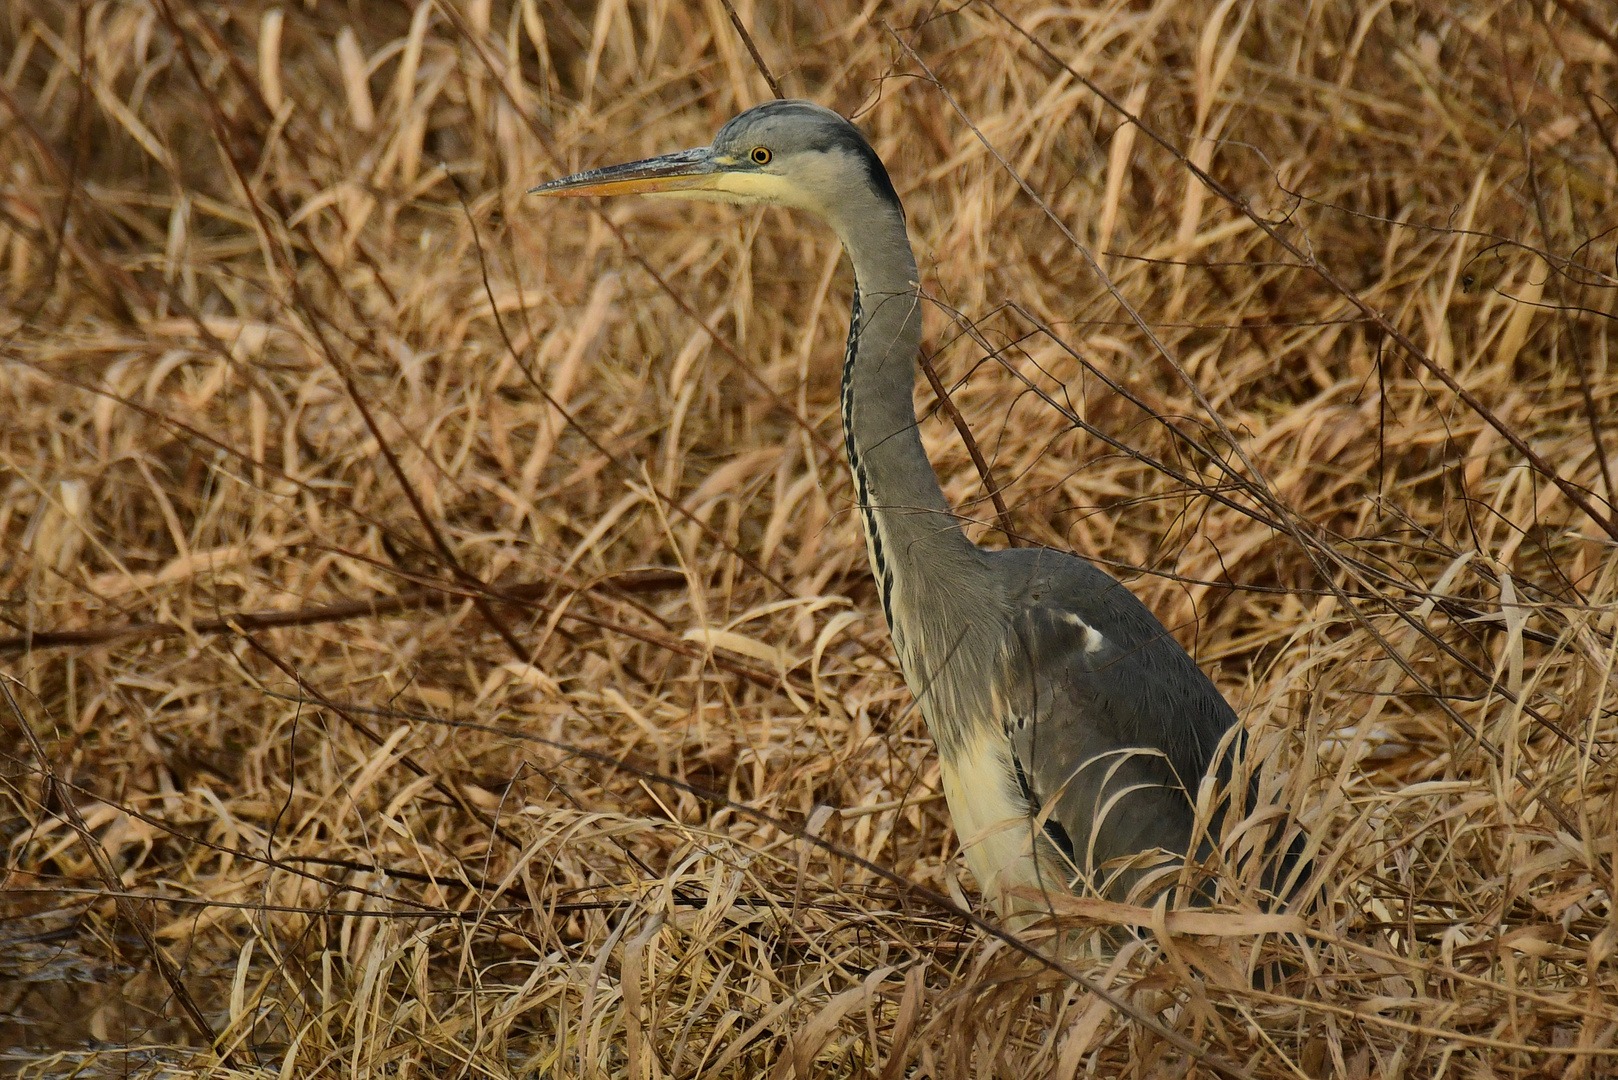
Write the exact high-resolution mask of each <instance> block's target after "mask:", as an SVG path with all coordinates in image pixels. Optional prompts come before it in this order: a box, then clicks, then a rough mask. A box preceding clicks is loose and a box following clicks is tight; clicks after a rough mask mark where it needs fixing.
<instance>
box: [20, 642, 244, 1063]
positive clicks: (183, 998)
mask: <svg viewBox="0 0 1618 1080" xmlns="http://www.w3.org/2000/svg"><path fill="white" fill-rule="evenodd" d="M15 681H16V680H14V679H13V678H12V677H11V676H9V675H6V674H4V673H3V672H0V693H4V694H5V697H6V704H8V705H9V706H11V714H12V715H13V716H14V717H16V719H17V726H18V728H20V729H21V731H22V734H23V738H24V739H26V740H27V741H28V746H29V748H30V749H31V750H33V753H34V758H35V760H37V761H38V762H39V768H40V771H41V772H43V773H44V774H45V781H46V783H47V784H48V785H49V786H50V787H51V788H60V785H61V781H60V779H59V778H58V777H57V775H56V767H55V765H53V764H52V763H51V759H50V755H49V754H47V753H46V752H45V747H44V746H43V745H42V744H41V743H40V741H39V736H38V735H36V734H34V727H33V725H32V724H31V723H29V721H28V717H27V715H26V714H25V713H24V712H23V711H22V706H21V705H19V704H18V703H17V698H16V697H15V695H13V694H12V692H11V683H13V682H15ZM18 685H19V686H20V685H22V684H21V683H18ZM52 796H53V797H54V799H55V801H56V802H57V803H58V804H59V805H60V806H61V808H62V816H63V817H64V818H66V819H67V823H68V825H69V826H71V827H72V829H73V831H74V832H75V833H77V834H78V837H79V842H80V843H81V844H83V845H84V850H85V854H87V855H89V856H90V861H91V862H92V863H94V864H95V868H96V875H97V876H98V877H100V879H101V883H102V886H103V887H104V888H105V890H106V892H107V895H109V896H111V897H112V898H113V902H114V903H115V904H117V905H118V914H119V917H121V918H122V919H123V921H124V922H125V923H126V924H128V926H129V928H130V929H131V930H133V931H135V933H136V934H138V935H140V940H141V944H142V945H144V946H145V947H146V955H147V956H149V957H151V959H152V964H153V966H155V967H156V968H157V973H158V974H159V975H161V976H162V977H163V982H164V983H165V984H167V986H168V988H169V992H170V993H172V994H173V995H174V1000H175V1001H177V1002H179V1004H180V1011H181V1012H183V1013H184V1014H185V1018H186V1021H187V1022H188V1023H189V1024H190V1025H191V1029H192V1030H193V1031H195V1032H196V1033H197V1035H198V1036H199V1037H200V1038H201V1039H202V1040H203V1042H204V1043H205V1044H206V1045H207V1046H208V1047H209V1048H210V1049H212V1050H214V1051H215V1052H216V1053H217V1054H218V1055H219V1062H220V1064H222V1065H224V1066H225V1067H226V1068H227V1069H228V1068H235V1060H234V1057H233V1056H232V1054H231V1052H230V1050H228V1049H225V1048H222V1047H220V1046H219V1045H218V1043H219V1036H218V1035H217V1034H216V1033H215V1032H214V1029H213V1025H212V1024H210V1023H208V1018H207V1017H206V1016H204V1015H203V1014H202V1009H201V1007H199V1006H198V1005H197V1000H196V998H194V997H192V996H191V991H190V990H189V989H187V988H186V985H185V980H184V979H182V978H181V977H180V969H179V968H177V967H175V966H174V961H172V960H170V959H169V956H168V954H167V953H166V952H164V951H163V948H162V946H160V945H159V944H158V943H157V937H156V935H154V934H153V933H152V928H151V927H150V926H148V925H147V923H146V920H145V919H143V918H141V917H140V912H139V910H137V909H136V907H135V901H134V899H132V898H131V897H130V896H129V894H128V893H127V892H126V891H125V889H124V883H123V881H122V880H120V879H119V877H118V871H117V870H116V869H114V867H113V865H112V859H111V858H109V857H108V855H107V849H106V848H104V847H102V846H101V841H99V840H97V839H96V837H95V834H94V833H92V832H91V831H90V827H89V826H88V825H86V824H85V822H84V815H83V814H81V813H79V807H78V804H77V803H76V802H74V801H73V796H72V794H71V793H70V792H68V791H66V790H56V791H53V792H52Z"/></svg>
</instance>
